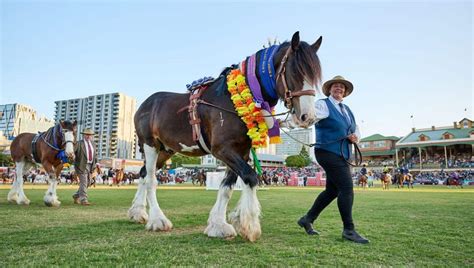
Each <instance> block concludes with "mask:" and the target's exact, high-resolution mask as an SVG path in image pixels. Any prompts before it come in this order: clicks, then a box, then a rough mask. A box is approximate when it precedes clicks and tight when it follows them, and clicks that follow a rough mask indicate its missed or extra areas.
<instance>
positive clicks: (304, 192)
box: [0, 185, 474, 267]
mask: <svg viewBox="0 0 474 268" xmlns="http://www.w3.org/2000/svg"><path fill="white" fill-rule="evenodd" d="M45 190H46V188H45V187H44V186H28V185H27V186H26V194H27V196H28V197H29V199H30V200H31V205H30V206H18V205H16V204H15V205H14V204H9V203H7V201H6V196H7V193H8V189H7V188H6V187H3V188H0V197H1V198H0V222H1V227H0V237H1V239H0V241H1V242H0V267H5V266H51V265H67V266H88V265H90V266H101V265H106V266H107V267H109V266H112V265H113V266H115V265H121V266H143V265H160V266H183V265H187V266H317V265H330V266H334V265H347V266H448V267H459V266H471V267H472V266H474V250H473V248H474V246H473V242H474V238H473V236H474V188H467V189H446V188H445V187H443V186H438V187H419V188H417V189H415V191H408V190H406V189H405V190H390V191H388V192H384V191H381V190H380V189H370V190H356V197H355V204H354V219H355V223H356V226H357V229H358V230H359V231H360V233H361V234H363V235H365V236H366V237H367V238H369V239H370V241H371V243H370V244H368V245H358V244H354V243H350V242H347V241H343V240H342V238H341V231H342V223H341V221H340V217H339V213H338V210H337V205H336V202H333V203H332V204H331V205H330V207H328V208H327V209H326V210H325V211H324V212H323V214H322V215H321V217H320V219H318V221H317V223H316V228H317V229H318V230H319V231H321V235H320V236H316V237H310V236H307V235H305V234H304V232H303V230H302V229H300V228H299V227H298V226H297V225H296V220H297V219H298V218H299V217H300V216H301V215H303V214H304V213H305V212H306V210H307V209H308V207H309V206H310V205H311V204H312V202H313V200H314V198H315V196H316V195H317V194H318V193H319V192H320V191H321V190H322V189H321V188H305V189H297V188H283V187H282V188H270V189H269V190H265V191H259V192H258V196H259V199H260V202H261V205H262V211H263V215H262V232H263V234H262V237H261V238H260V239H259V240H258V241H257V242H255V243H250V242H247V241H244V240H242V239H241V238H240V237H237V238H235V239H234V240H221V239H215V238H208V237H207V236H205V235H204V234H203V233H202V232H203V230H204V228H205V225H206V221H207V217H208V213H209V211H210V209H211V207H212V205H213V204H214V201H215V198H216V192H215V191H206V190H204V189H203V188H198V187H159V189H158V200H159V202H160V206H161V207H162V209H163V211H164V212H165V213H166V215H167V216H168V218H169V219H170V220H171V221H172V222H173V224H174V229H173V230H172V231H171V232H167V233H162V232H161V233H160V232H157V233H153V232H148V231H145V228H144V226H143V225H139V224H134V223H131V222H129V221H128V219H127V218H126V213H127V209H128V207H129V206H130V204H131V201H132V199H133V196H134V193H135V190H134V189H133V187H129V188H120V189H117V188H114V189H111V188H96V189H90V190H89V195H90V201H91V202H93V206H90V207H81V206H78V205H73V203H72V198H71V195H72V193H73V192H74V188H73V187H71V186H60V188H59V191H58V193H59V198H60V200H61V201H62V205H61V207H60V208H48V207H46V206H44V205H43V202H42V199H43V195H44V192H45ZM238 197H240V193H239V192H238V191H236V192H234V196H233V198H232V202H231V205H230V208H233V207H234V206H235V204H236V202H237V200H238Z"/></svg>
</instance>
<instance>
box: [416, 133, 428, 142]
mask: <svg viewBox="0 0 474 268" xmlns="http://www.w3.org/2000/svg"><path fill="white" fill-rule="evenodd" d="M429 139H430V138H429V137H428V136H426V135H424V134H421V135H420V136H418V140H419V141H427V140H429Z"/></svg>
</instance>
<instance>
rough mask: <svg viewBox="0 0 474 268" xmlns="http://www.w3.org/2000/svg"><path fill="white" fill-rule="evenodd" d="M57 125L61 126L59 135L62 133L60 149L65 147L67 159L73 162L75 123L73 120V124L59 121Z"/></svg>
mask: <svg viewBox="0 0 474 268" xmlns="http://www.w3.org/2000/svg"><path fill="white" fill-rule="evenodd" d="M59 125H60V126H61V133H62V137H61V138H62V144H61V148H63V146H65V149H64V151H65V152H66V155H67V157H68V158H69V159H70V160H74V158H75V155H74V144H75V142H76V130H77V128H76V126H77V121H76V120H74V122H71V121H67V120H66V121H64V120H60V121H59Z"/></svg>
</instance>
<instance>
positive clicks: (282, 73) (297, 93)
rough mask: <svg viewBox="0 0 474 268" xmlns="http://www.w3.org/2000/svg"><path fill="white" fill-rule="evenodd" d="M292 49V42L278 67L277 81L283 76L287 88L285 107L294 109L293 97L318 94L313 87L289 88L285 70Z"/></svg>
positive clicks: (284, 85)
mask: <svg viewBox="0 0 474 268" xmlns="http://www.w3.org/2000/svg"><path fill="white" fill-rule="evenodd" d="M291 51H292V48H291V44H290V46H289V47H288V48H287V49H286V52H285V55H284V56H283V58H282V59H281V62H280V66H279V67H278V72H277V76H276V81H277V82H278V79H279V78H281V80H282V83H283V87H284V89H285V95H284V99H283V101H284V104H285V107H286V108H288V109H289V110H292V108H293V104H292V102H291V101H292V99H293V98H298V97H301V96H304V95H308V96H316V91H315V90H312V89H307V90H300V91H290V90H289V89H288V83H287V82H286V78H285V71H286V66H285V65H286V62H287V60H288V57H289V56H290V53H291Z"/></svg>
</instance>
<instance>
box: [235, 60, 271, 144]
mask: <svg viewBox="0 0 474 268" xmlns="http://www.w3.org/2000/svg"><path fill="white" fill-rule="evenodd" d="M227 89H228V90H229V92H230V94H231V95H232V96H231V99H232V102H233V103H234V107H235V110H236V111H237V114H238V115H239V116H240V118H241V119H242V121H244V123H245V125H246V126H247V129H248V131H247V135H248V136H249V137H250V139H251V140H252V147H253V148H255V149H258V148H264V147H266V146H267V135H268V127H267V124H266V123H265V119H264V118H263V116H262V113H261V112H260V111H261V108H259V107H257V106H256V105H255V102H254V101H253V96H252V92H251V91H250V88H249V87H248V86H247V83H246V82H245V77H244V76H243V75H242V72H241V71H240V70H239V69H235V70H232V71H231V72H230V73H229V75H227Z"/></svg>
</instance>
